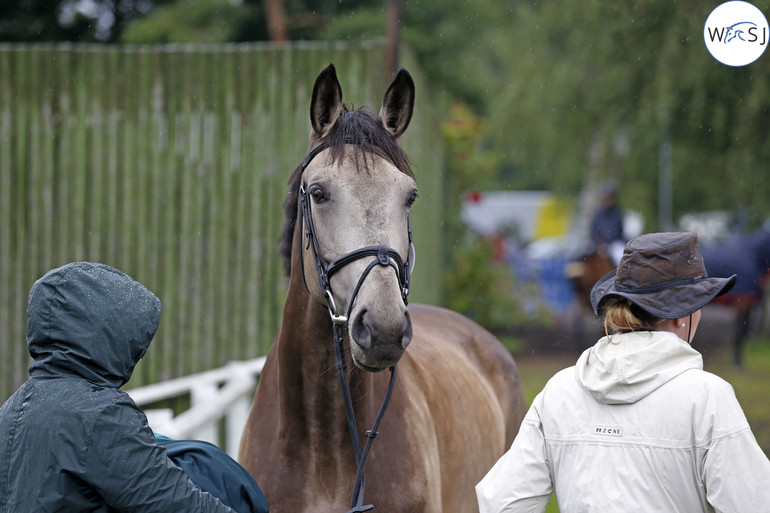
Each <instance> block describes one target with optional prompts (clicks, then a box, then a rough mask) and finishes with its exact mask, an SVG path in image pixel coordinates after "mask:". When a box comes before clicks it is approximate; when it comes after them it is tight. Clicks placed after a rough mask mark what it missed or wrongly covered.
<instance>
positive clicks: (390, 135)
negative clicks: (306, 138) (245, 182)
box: [284, 65, 417, 371]
mask: <svg viewBox="0 0 770 513" xmlns="http://www.w3.org/2000/svg"><path fill="white" fill-rule="evenodd" d="M413 107H414V82H413V81H412V78H411V76H410V75H409V73H408V72H407V71H406V70H404V69H402V70H400V71H399V72H398V74H397V76H396V77H395V79H394V80H393V82H392V83H391V84H390V86H389V87H388V89H387V92H386V93H385V97H384V99H383V102H382V106H381V108H380V111H379V115H378V116H374V115H373V114H371V113H369V112H367V111H365V110H363V109H358V110H353V111H349V110H348V109H347V107H346V106H345V105H344V104H343V103H342V89H341V87H340V84H339V81H338V79H337V75H336V72H335V69H334V66H333V65H329V66H328V67H327V68H326V69H324V70H323V71H322V72H321V74H320V75H319V76H318V78H317V79H316V82H315V85H314V88H313V94H312V100H311V105H310V121H311V126H312V132H311V134H310V150H309V152H308V154H307V156H306V157H305V160H304V161H303V162H302V164H301V165H300V166H299V167H298V168H297V170H296V171H295V172H294V174H293V176H292V179H291V180H290V182H289V183H290V193H289V197H288V198H287V201H286V204H285V207H286V212H287V224H286V226H285V227H284V242H286V241H288V240H293V241H294V243H292V244H291V246H295V245H296V242H297V241H299V240H301V241H302V243H301V244H299V247H294V248H293V250H294V251H293V252H292V251H290V250H289V249H290V248H289V247H287V246H284V256H285V257H287V256H290V255H291V254H293V253H297V252H300V253H299V255H297V256H296V258H293V259H291V260H289V264H288V268H289V269H290V273H294V272H300V273H301V274H302V277H303V279H304V283H305V287H306V289H307V291H308V293H309V294H310V296H311V297H312V298H313V299H314V300H315V301H317V302H318V303H321V304H323V305H324V306H326V307H327V308H328V310H329V313H330V315H331V318H332V321H333V322H334V323H337V324H340V325H342V326H345V327H347V329H348V333H349V341H350V351H351V355H352V357H353V362H354V363H355V364H356V365H357V366H358V367H360V368H361V369H364V370H368V371H380V370H383V369H386V368H388V367H391V366H393V365H395V364H396V363H397V362H398V360H399V359H400V358H401V355H402V354H403V352H404V349H405V348H406V346H407V345H408V344H409V342H410V341H411V338H412V324H411V319H410V316H409V311H408V309H407V307H406V296H407V294H408V286H409V273H410V271H411V266H412V265H413V264H414V252H413V247H412V246H411V231H410V228H409V210H410V207H411V206H412V203H413V202H414V201H415V199H416V198H417V185H416V183H415V180H414V175H413V173H412V171H411V169H410V165H409V159H408V157H407V156H406V153H405V152H404V151H403V150H402V149H401V147H400V146H399V144H398V142H397V138H398V137H399V136H400V135H401V134H403V132H404V131H405V130H406V128H407V126H408V124H409V121H410V119H411V116H412V111H413ZM297 221H299V222H297ZM289 233H291V234H292V235H291V236H290V235H289Z"/></svg>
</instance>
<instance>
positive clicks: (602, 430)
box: [593, 426, 623, 436]
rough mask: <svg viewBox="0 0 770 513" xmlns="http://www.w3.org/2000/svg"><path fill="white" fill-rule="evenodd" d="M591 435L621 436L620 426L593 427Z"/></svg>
mask: <svg viewBox="0 0 770 513" xmlns="http://www.w3.org/2000/svg"><path fill="white" fill-rule="evenodd" d="M593 433H594V434H595V435H602V436H623V430H622V429H621V428H620V426H594V431H593Z"/></svg>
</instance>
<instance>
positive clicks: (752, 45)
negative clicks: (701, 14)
mask: <svg viewBox="0 0 770 513" xmlns="http://www.w3.org/2000/svg"><path fill="white" fill-rule="evenodd" d="M769 35H770V34H769V33H768V25H767V19H766V18H765V15H764V14H762V11H760V10H759V9H757V8H756V7H755V6H754V5H752V4H750V3H748V2H741V1H732V2H725V3H723V4H721V5H719V6H718V7H717V8H716V9H714V10H713V11H711V14H709V17H708V19H706V24H705V25H704V26H703V40H704V41H705V42H706V48H708V51H709V52H710V53H711V55H712V56H713V57H714V58H715V59H716V60H718V61H719V62H721V63H722V64H726V65H728V66H746V65H747V64H751V63H752V62H754V61H755V60H757V59H759V57H760V56H761V55H762V53H763V52H764V51H765V48H767V43H768V36H769Z"/></svg>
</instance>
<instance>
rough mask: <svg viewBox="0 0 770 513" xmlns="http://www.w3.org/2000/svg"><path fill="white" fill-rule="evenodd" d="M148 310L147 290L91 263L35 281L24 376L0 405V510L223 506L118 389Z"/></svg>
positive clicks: (151, 321)
mask: <svg viewBox="0 0 770 513" xmlns="http://www.w3.org/2000/svg"><path fill="white" fill-rule="evenodd" d="M159 321H160V301H159V300H158V298H157V297H155V296H154V295H153V294H152V293H151V292H150V291H149V290H147V289H146V288H145V287H143V286H142V285H141V284H139V283H137V282H136V281H134V280H133V279H131V278H130V277H128V276H127V275H125V274H124V273H122V272H121V271H119V270H117V269H114V268H112V267H109V266H106V265H103V264H97V263H87V262H76V263H71V264H67V265H65V266H63V267H60V268H58V269H54V270H52V271H49V272H48V273H46V274H45V275H44V276H43V277H42V278H40V279H39V280H38V281H37V282H35V284H34V285H33V286H32V289H31V291H30V294H29V303H28V308H27V348H28V350H29V354H30V355H31V356H32V358H33V362H32V363H31V364H30V366H29V380H28V381H27V382H26V383H24V384H23V385H22V386H21V387H20V388H19V389H18V390H17V391H16V392H15V393H14V394H13V396H11V398H10V399H8V401H6V403H5V404H3V406H2V408H0V512H2V513H20V512H24V513H32V512H35V513H54V512H62V513H63V512H85V511H89V512H94V513H99V512H104V513H107V512H147V513H150V512H158V513H161V512H162V513H175V512H179V513H181V512H185V513H188V512H190V513H191V512H207V513H208V512H210V513H233V511H234V510H232V509H231V508H229V507H227V506H225V505H224V504H223V503H222V502H220V501H219V499H217V498H215V497H214V496H212V495H211V494H209V493H207V492H204V491H203V490H201V488H199V487H198V486H197V485H195V484H194V483H193V482H192V481H191V480H190V479H189V477H188V475H187V474H186V473H185V472H184V471H183V470H182V469H181V468H179V467H178V466H177V465H175V464H174V463H173V462H172V461H171V460H170V459H169V457H168V456H167V454H166V451H165V450H164V449H162V448H161V447H160V446H159V445H158V444H157V443H156V440H155V437H154V435H153V432H152V431H151V430H150V428H149V427H148V425H147V418H146V417H145V415H144V413H143V412H142V411H141V409H139V407H138V406H137V405H136V404H135V403H134V402H133V401H132V400H131V398H130V397H129V396H128V394H126V393H124V392H122V391H121V390H119V388H120V387H121V386H123V385H124V384H125V383H126V382H127V381H128V379H129V378H130V377H131V373H132V372H133V370H134V366H135V365H136V364H137V363H138V362H139V360H140V359H141V357H142V356H143V355H144V353H145V351H146V350H147V347H148V346H149V344H150V341H151V340H152V338H153V336H154V335H155V331H156V330H157V329H158V323H159Z"/></svg>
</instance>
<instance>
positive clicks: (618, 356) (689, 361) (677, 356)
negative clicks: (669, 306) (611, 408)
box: [575, 331, 703, 404]
mask: <svg viewBox="0 0 770 513" xmlns="http://www.w3.org/2000/svg"><path fill="white" fill-rule="evenodd" d="M690 369H703V357H702V356H701V354H700V353H699V352H698V351H696V350H695V349H693V348H692V347H690V344H688V343H687V342H685V341H684V340H682V339H680V338H679V337H677V336H676V335H674V334H673V333H670V332H667V331H642V332H633V333H623V334H616V335H612V336H611V337H604V338H602V339H600V340H599V341H598V342H597V343H596V344H595V345H594V346H593V347H591V348H589V349H587V350H586V351H584V352H583V354H582V355H580V358H579V359H578V361H577V363H576V364H575V373H576V376H577V378H578V381H579V382H580V384H581V385H583V387H584V388H585V389H586V390H587V391H588V392H590V393H591V395H592V396H593V397H594V399H596V400H597V401H599V402H601V403H604V404H632V403H635V402H637V401H639V400H641V399H643V398H645V397H647V396H648V395H649V394H650V393H652V392H654V391H655V390H657V389H658V388H660V387H661V386H662V385H664V384H666V383H668V382H669V381H671V380H672V379H673V378H675V377H676V376H679V375H680V374H682V373H683V372H685V371H687V370H690Z"/></svg>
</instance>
